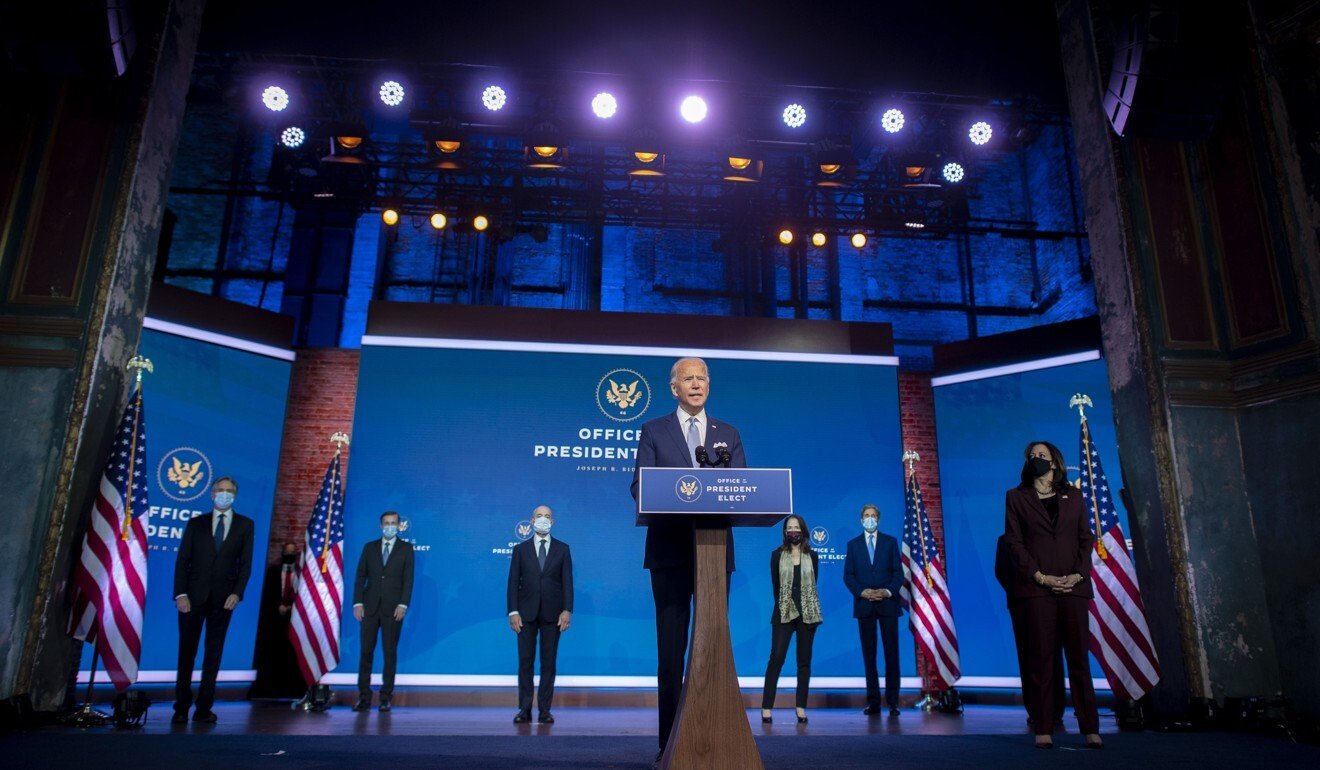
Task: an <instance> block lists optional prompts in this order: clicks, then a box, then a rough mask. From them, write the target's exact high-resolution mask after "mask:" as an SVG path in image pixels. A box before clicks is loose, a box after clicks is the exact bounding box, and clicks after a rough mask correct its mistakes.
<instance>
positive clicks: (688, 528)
mask: <svg viewBox="0 0 1320 770" xmlns="http://www.w3.org/2000/svg"><path fill="white" fill-rule="evenodd" d="M718 444H724V445H726V446H727V447H728V450H729V454H730V455H731V459H730V465H729V467H731V468H746V467H747V455H746V454H745V453H744V452H743V445H742V437H741V436H739V435H738V429H737V428H735V427H733V426H732V425H730V424H728V423H727V422H721V421H719V420H716V419H715V418H714V417H711V416H710V413H709V412H707V413H706V444H705V447H706V449H707V450H708V451H709V452H710V456H711V457H712V458H713V457H715V447H716V445H718ZM690 467H692V456H691V455H690V454H688V448H687V439H686V438H685V437H684V435H683V429H682V427H680V425H679V423H678V412H677V410H675V411H673V412H670V413H669V414H666V415H664V416H663V417H657V418H655V419H654V420H649V421H647V422H646V423H644V424H643V425H642V435H641V437H640V438H639V439H638V440H637V463H636V465H634V466H633V480H632V496H633V499H634V500H636V499H637V475H638V471H637V469H638V468H690ZM642 566H643V567H644V568H646V569H673V570H686V571H687V572H691V571H692V570H693V568H694V567H695V566H696V544H695V541H694V539H693V527H692V525H691V524H679V525H668V526H665V525H660V524H654V525H652V526H649V527H647V528H646V558H645V560H644V561H643V562H642ZM725 569H727V570H728V571H729V572H733V532H732V530H730V532H729V547H728V551H727V552H726V555H725Z"/></svg>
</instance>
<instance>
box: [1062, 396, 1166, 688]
mask: <svg viewBox="0 0 1320 770" xmlns="http://www.w3.org/2000/svg"><path fill="white" fill-rule="evenodd" d="M1081 437H1082V438H1081V453H1080V454H1081V463H1080V466H1081V472H1082V477H1081V487H1082V501H1083V503H1084V504H1085V505H1086V512H1087V515H1088V518H1089V519H1090V520H1091V529H1092V530H1093V531H1094V532H1095V548H1094V549H1093V550H1092V551H1091V581H1092V586H1093V587H1094V591H1095V598H1094V599H1092V600H1091V621H1090V625H1091V653H1092V654H1093V655H1095V657H1096V660H1098V661H1100V667H1101V668H1103V669H1104V671H1105V677H1106V678H1107V679H1108V680H1109V687H1110V689H1112V690H1113V691H1114V694H1115V695H1117V696H1118V697H1120V698H1126V699H1129V700H1136V699H1138V698H1140V697H1141V696H1143V695H1145V694H1146V693H1147V692H1149V691H1150V689H1151V688H1152V687H1154V686H1155V683H1156V682H1158V681H1160V665H1159V661H1158V660H1157V659H1156V657H1155V646H1154V645H1153V644H1152V643H1151V639H1150V628H1149V627H1148V626H1147V625H1146V608H1145V607H1144V606H1143V605H1142V603H1141V589H1140V588H1139V587H1138V586H1137V571H1136V569H1135V568H1134V567H1133V565H1132V556H1131V554H1129V553H1128V549H1127V541H1126V540H1125V539H1124V538H1123V528H1122V527H1121V526H1120V525H1119V523H1118V511H1117V510H1116V509H1115V508H1114V496H1113V494H1112V493H1111V492H1110V490H1109V482H1108V481H1106V480H1105V471H1104V469H1103V468H1101V467H1100V453H1099V452H1098V451H1096V448H1095V443H1094V442H1092V441H1091V428H1090V426H1089V425H1087V424H1086V417H1082V433H1081Z"/></svg>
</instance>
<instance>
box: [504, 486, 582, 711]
mask: <svg viewBox="0 0 1320 770" xmlns="http://www.w3.org/2000/svg"><path fill="white" fill-rule="evenodd" d="M554 523H555V519H554V512H553V511H551V510H550V506H548V505H538V506H536V508H535V509H534V510H533V511H532V529H533V530H534V531H535V535H534V536H533V537H532V538H530V539H528V540H525V541H523V542H521V543H519V544H518V545H517V546H515V547H514V549H513V558H512V559H511V560H510V561H509V588H508V612H509V628H510V629H512V630H513V632H514V633H515V634H517V635H518V713H517V714H515V715H514V717H513V721H514V723H516V724H521V723H523V722H530V721H531V720H532V668H533V665H534V663H535V658H536V640H537V637H538V636H539V637H540V639H541V689H540V692H538V693H537V699H536V710H537V720H536V721H537V722H540V723H541V724H546V725H548V724H554V721H555V718H554V715H553V714H551V713H550V704H551V701H552V700H553V699H554V697H555V657H556V655H558V653H559V635H560V634H561V633H563V632H564V631H567V630H568V626H569V624H570V622H571V621H572V617H573V556H572V554H571V553H569V550H568V543H565V542H564V541H563V540H560V539H559V538H552V537H550V527H552V526H553V525H554Z"/></svg>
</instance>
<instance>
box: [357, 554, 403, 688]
mask: <svg viewBox="0 0 1320 770" xmlns="http://www.w3.org/2000/svg"><path fill="white" fill-rule="evenodd" d="M383 543H384V539H376V540H372V541H371V542H369V543H367V544H366V545H365V546H363V547H362V556H361V557H360V558H358V566H357V576H356V577H355V578H354V580H353V605H354V606H357V605H359V604H361V605H362V654H361V656H360V657H359V658H358V695H359V697H360V698H362V699H363V700H370V699H371V664H372V661H373V660H374V659H375V656H376V633H377V631H379V632H380V638H381V642H382V643H383V644H382V647H383V650H382V651H383V652H384V654H385V666H384V668H383V669H382V672H381V687H380V697H381V698H382V699H385V698H389V697H390V696H391V695H393V694H394V670H395V667H396V665H397V663H398V657H399V631H400V630H402V628H403V621H402V620H395V619H394V610H395V609H396V608H398V606H399V605H401V604H402V605H404V606H408V605H410V604H411V602H412V587H413V547H412V543H409V542H408V541H406V540H404V539H403V538H399V537H396V538H394V544H393V546H391V548H390V560H389V561H388V562H386V561H385V560H384V556H383V554H382V546H383Z"/></svg>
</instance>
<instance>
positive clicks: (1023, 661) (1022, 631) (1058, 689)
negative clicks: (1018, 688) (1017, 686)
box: [995, 535, 1064, 720]
mask: <svg viewBox="0 0 1320 770" xmlns="http://www.w3.org/2000/svg"><path fill="white" fill-rule="evenodd" d="M1021 579H1022V576H1021V574H1020V573H1018V571H1017V569H1016V568H1014V566H1013V552H1012V550H1010V549H1009V547H1008V540H1007V539H1006V538H1005V537H1004V536H1003V535H1000V536H999V539H998V540H997V541H995V580H998V581H999V585H1000V586H1001V587H1002V588H1003V589H1004V596H1005V597H1006V598H1007V603H1008V619H1009V620H1010V621H1011V622H1012V624H1013V647H1014V648H1015V649H1016V651H1017V662H1018V676H1019V677H1020V678H1021V681H1022V704H1023V705H1024V706H1026V709H1027V716H1031V714H1032V711H1031V698H1032V695H1033V694H1034V692H1033V690H1032V689H1031V688H1030V687H1027V612H1026V608H1025V607H1024V606H1023V600H1022V599H1014V598H1013V593H1014V587H1013V584H1014V583H1016V582H1017V581H1019V580H1021ZM1054 701H1055V704H1056V705H1057V708H1056V709H1055V712H1054V713H1055V719H1056V720H1057V719H1058V718H1060V717H1062V716H1063V704H1064V692H1063V650H1062V648H1060V649H1059V650H1058V651H1057V652H1055V654H1054Z"/></svg>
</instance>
